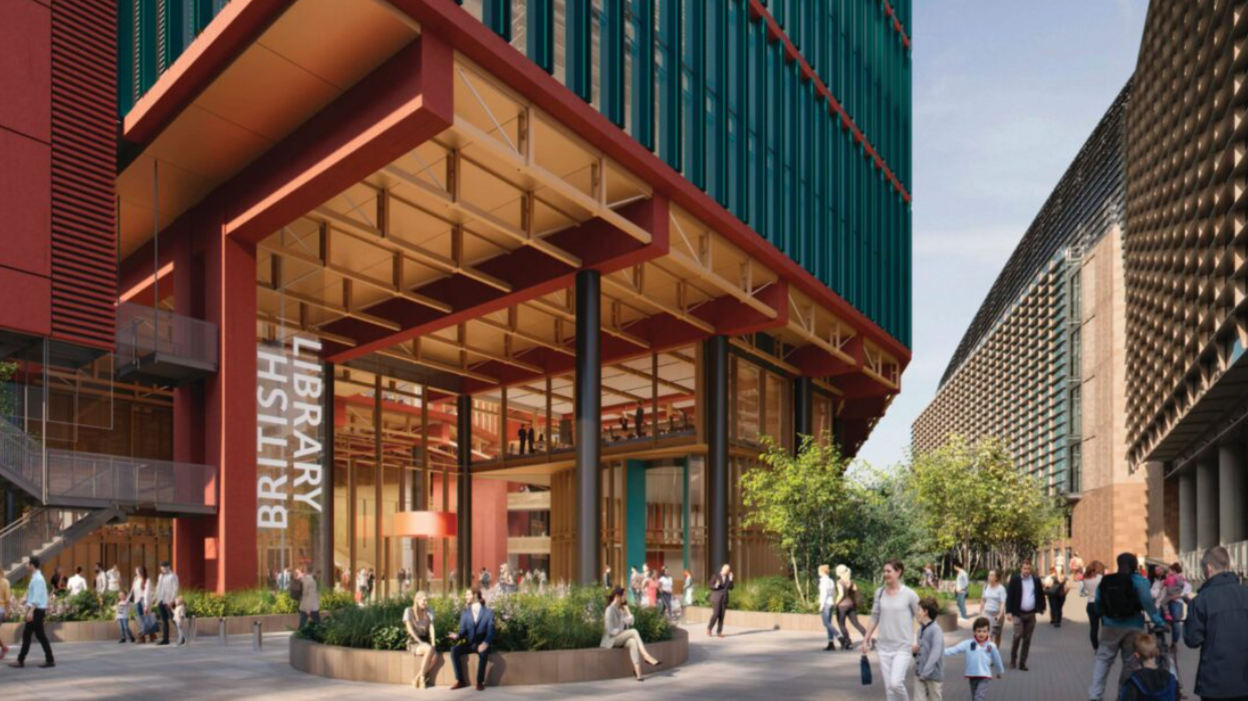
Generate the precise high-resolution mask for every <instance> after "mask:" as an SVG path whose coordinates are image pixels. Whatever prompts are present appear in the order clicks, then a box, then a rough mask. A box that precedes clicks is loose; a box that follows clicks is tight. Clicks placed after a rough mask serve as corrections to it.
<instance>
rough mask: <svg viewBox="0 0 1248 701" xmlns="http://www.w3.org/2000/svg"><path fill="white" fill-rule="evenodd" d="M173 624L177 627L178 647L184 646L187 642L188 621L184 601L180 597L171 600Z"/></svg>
mask: <svg viewBox="0 0 1248 701" xmlns="http://www.w3.org/2000/svg"><path fill="white" fill-rule="evenodd" d="M173 622H174V625H176V626H177V627H178V645H185V644H186V642H187V638H186V629H187V623H189V621H188V620H187V618H186V601H184V600H183V599H182V597H180V596H179V597H178V598H176V599H174V600H173Z"/></svg>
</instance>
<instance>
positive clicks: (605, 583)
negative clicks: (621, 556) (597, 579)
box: [602, 565, 611, 589]
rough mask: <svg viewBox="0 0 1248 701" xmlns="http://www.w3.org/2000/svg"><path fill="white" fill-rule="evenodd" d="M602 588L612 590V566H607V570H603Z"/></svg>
mask: <svg viewBox="0 0 1248 701" xmlns="http://www.w3.org/2000/svg"><path fill="white" fill-rule="evenodd" d="M602 588H603V589H610V588H611V565H607V566H606V568H604V569H603V570H602Z"/></svg>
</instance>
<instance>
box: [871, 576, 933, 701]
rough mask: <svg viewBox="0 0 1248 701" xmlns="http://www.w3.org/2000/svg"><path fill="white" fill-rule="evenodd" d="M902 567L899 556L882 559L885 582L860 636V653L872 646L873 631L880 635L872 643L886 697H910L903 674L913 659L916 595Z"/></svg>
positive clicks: (892, 700) (905, 700) (902, 700)
mask: <svg viewBox="0 0 1248 701" xmlns="http://www.w3.org/2000/svg"><path fill="white" fill-rule="evenodd" d="M904 569H905V568H904V566H903V565H902V564H901V562H900V561H898V560H889V561H888V562H886V563H884V586H882V587H880V588H879V589H877V590H876V592H875V601H874V603H873V604H872V606H871V625H870V626H868V627H867V633H866V636H865V637H864V638H863V639H862V654H864V655H865V654H867V651H868V650H869V649H870V648H871V641H872V640H873V639H874V637H875V633H876V631H879V634H880V639H879V641H878V642H877V643H876V646H875V647H876V654H877V655H878V656H879V659H880V675H881V676H882V677H883V679H884V694H885V698H887V699H888V701H910V694H909V692H907V691H906V676H907V675H908V674H909V672H910V663H911V662H912V661H913V659H914V658H913V655H914V646H915V635H914V631H915V628H914V625H915V620H916V619H917V618H918V617H919V595H918V594H915V593H914V590H912V589H910V587H907V586H906V585H905V584H903V583H902V581H901V575H902V572H903V571H904Z"/></svg>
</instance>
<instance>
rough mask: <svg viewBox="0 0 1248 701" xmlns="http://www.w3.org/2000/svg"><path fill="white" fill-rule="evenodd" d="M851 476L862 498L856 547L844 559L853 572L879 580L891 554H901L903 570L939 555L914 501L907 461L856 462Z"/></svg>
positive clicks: (915, 569)
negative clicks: (884, 463)
mask: <svg viewBox="0 0 1248 701" xmlns="http://www.w3.org/2000/svg"><path fill="white" fill-rule="evenodd" d="M850 480H851V481H852V482H853V484H854V485H855V488H856V489H857V491H858V493H859V499H860V502H861V507H860V511H859V515H858V518H857V519H856V520H855V522H854V529H853V530H854V538H855V540H856V541H857V544H858V547H857V548H856V549H855V551H854V552H853V554H851V555H850V556H848V557H847V558H846V559H845V561H846V563H847V564H849V565H850V566H851V567H852V568H853V569H854V571H855V572H859V573H862V574H863V575H864V576H869V577H871V578H872V579H874V580H878V579H879V577H880V571H881V570H882V569H883V567H884V563H885V562H887V561H889V560H900V561H901V562H902V563H903V564H905V566H906V571H907V572H920V571H921V570H922V569H923V566H924V565H925V564H927V563H930V562H935V561H936V560H938V559H939V558H940V555H941V551H938V550H936V549H935V546H934V545H933V538H932V536H931V534H930V533H928V531H927V528H926V524H925V522H924V519H923V513H922V511H921V510H920V508H919V505H918V504H917V503H916V501H915V498H914V490H913V489H912V488H911V484H910V483H911V472H910V468H909V465H908V464H906V463H902V464H899V465H896V466H894V467H891V468H888V469H886V470H881V469H877V468H875V467H873V466H871V465H870V464H868V463H866V462H857V463H855V464H854V466H853V468H851V470H850Z"/></svg>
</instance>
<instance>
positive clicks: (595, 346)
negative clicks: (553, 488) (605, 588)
mask: <svg viewBox="0 0 1248 701" xmlns="http://www.w3.org/2000/svg"><path fill="white" fill-rule="evenodd" d="M601 332H602V280H601V278H600V273H599V272H598V271H597V270H582V271H580V272H578V273H577V274H576V392H575V400H574V401H575V405H574V406H575V417H576V435H575V442H576V553H577V559H576V579H577V581H579V582H580V583H581V584H594V583H596V582H597V581H598V565H599V562H598V547H599V545H600V544H601V542H602V527H601V523H602V518H601V511H602V504H601V502H600V501H599V499H598V493H599V485H600V482H601V477H600V473H599V464H598V463H599V445H598V441H599V437H600V436H601V434H602V342H601V336H600V334H601Z"/></svg>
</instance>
